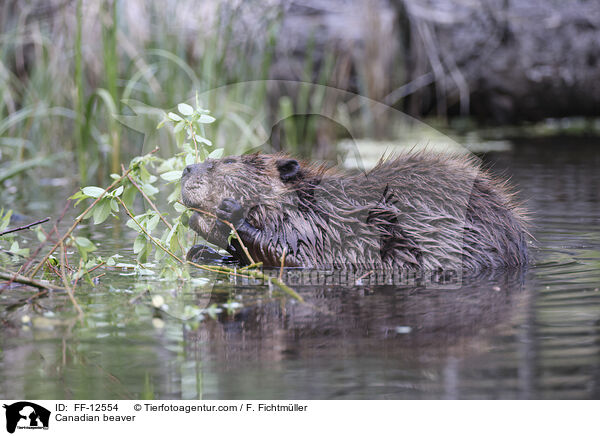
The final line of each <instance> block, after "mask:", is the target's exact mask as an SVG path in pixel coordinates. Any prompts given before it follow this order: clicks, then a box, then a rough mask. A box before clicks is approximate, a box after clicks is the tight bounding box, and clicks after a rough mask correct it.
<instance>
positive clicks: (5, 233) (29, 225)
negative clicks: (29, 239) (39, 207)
mask: <svg viewBox="0 0 600 436" xmlns="http://www.w3.org/2000/svg"><path fill="white" fill-rule="evenodd" d="M46 221H50V217H47V218H44V219H41V220H37V221H35V222H33V223H31V224H27V225H24V226H21V227H15V228H13V229H8V230H4V231H3V232H0V236H3V235H7V234H9V233H14V232H18V231H20V230H25V229H29V228H31V227H33V226H37V225H38V224H42V223H45V222H46Z"/></svg>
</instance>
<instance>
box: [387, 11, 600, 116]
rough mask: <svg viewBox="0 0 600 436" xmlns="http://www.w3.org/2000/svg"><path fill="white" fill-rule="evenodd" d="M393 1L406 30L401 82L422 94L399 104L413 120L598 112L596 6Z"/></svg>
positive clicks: (599, 23) (599, 14)
mask: <svg viewBox="0 0 600 436" xmlns="http://www.w3.org/2000/svg"><path fill="white" fill-rule="evenodd" d="M390 3H391V4H392V5H393V6H394V7H395V9H396V12H397V17H398V21H399V22H400V23H404V25H405V26H408V31H407V32H405V33H406V34H407V35H408V37H407V44H406V45H405V49H406V56H407V58H408V59H409V62H408V70H409V79H408V80H407V83H413V84H414V85H415V86H414V87H413V88H416V89H418V90H417V91H416V92H414V93H412V94H411V95H410V97H408V101H407V102H405V103H404V105H405V109H408V110H409V111H410V112H412V113H413V114H415V115H419V114H421V115H422V114H425V113H431V112H434V113H437V114H439V115H442V116H444V115H446V114H450V115H453V114H458V113H460V112H462V113H464V114H467V113H469V114H471V115H473V116H475V117H476V118H478V119H480V120H493V121H496V122H501V123H505V122H518V121H522V120H538V119H541V118H544V117H562V116H574V115H586V116H599V115H600V104H599V103H600V5H599V4H598V2H597V1H586V0H570V1H566V2H565V1H550V0H477V1H466V0H390ZM405 30H406V29H405ZM419 81H420V82H419ZM423 85H425V86H423ZM405 94H407V93H406V92H405ZM407 95H408V94H407ZM400 96H402V95H400ZM389 103H392V102H391V101H390V102H389Z"/></svg>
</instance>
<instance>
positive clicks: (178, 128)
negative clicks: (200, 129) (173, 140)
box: [173, 121, 185, 133]
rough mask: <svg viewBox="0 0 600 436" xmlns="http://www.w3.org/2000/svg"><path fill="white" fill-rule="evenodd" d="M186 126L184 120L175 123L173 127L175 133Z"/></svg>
mask: <svg viewBox="0 0 600 436" xmlns="http://www.w3.org/2000/svg"><path fill="white" fill-rule="evenodd" d="M184 127H185V122H183V121H181V122H179V123H177V124H175V127H173V133H179V132H181V131H182V130H183V128H184Z"/></svg>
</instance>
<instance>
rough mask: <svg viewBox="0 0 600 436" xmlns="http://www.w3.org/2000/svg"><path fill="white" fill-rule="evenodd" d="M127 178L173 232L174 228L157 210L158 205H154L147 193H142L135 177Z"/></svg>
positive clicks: (129, 176) (128, 176)
mask: <svg viewBox="0 0 600 436" xmlns="http://www.w3.org/2000/svg"><path fill="white" fill-rule="evenodd" d="M127 178H128V179H129V181H130V182H131V184H132V185H133V186H135V188H136V189H137V190H138V191H139V192H140V194H142V197H144V200H146V201H147V202H148V204H149V205H150V207H151V208H152V209H154V211H155V212H156V213H157V214H158V216H159V217H160V219H161V221H162V222H163V223H165V225H166V226H167V227H168V228H169V230H173V226H172V225H171V224H170V223H169V221H167V220H166V219H165V217H163V216H162V214H161V213H160V212H159V211H158V209H157V207H156V205H155V204H154V202H153V201H152V200H150V199H149V198H148V196H147V195H146V193H145V192H144V191H142V188H140V187H139V186H138V184H137V183H135V180H133V177H131V175H129V174H128V175H127Z"/></svg>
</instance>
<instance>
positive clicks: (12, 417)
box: [3, 401, 50, 433]
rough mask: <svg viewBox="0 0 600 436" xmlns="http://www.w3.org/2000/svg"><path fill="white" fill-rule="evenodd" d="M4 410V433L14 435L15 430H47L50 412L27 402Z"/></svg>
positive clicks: (6, 407)
mask: <svg viewBox="0 0 600 436" xmlns="http://www.w3.org/2000/svg"><path fill="white" fill-rule="evenodd" d="M3 407H4V408H5V409H6V431H8V432H9V433H14V432H15V430H16V429H19V430H21V429H26V430H48V424H49V422H50V411H49V410H48V409H45V408H43V407H42V406H38V405H37V404H35V403H30V402H29V401H19V402H18V403H13V404H11V405H7V404H4V406H3Z"/></svg>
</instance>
